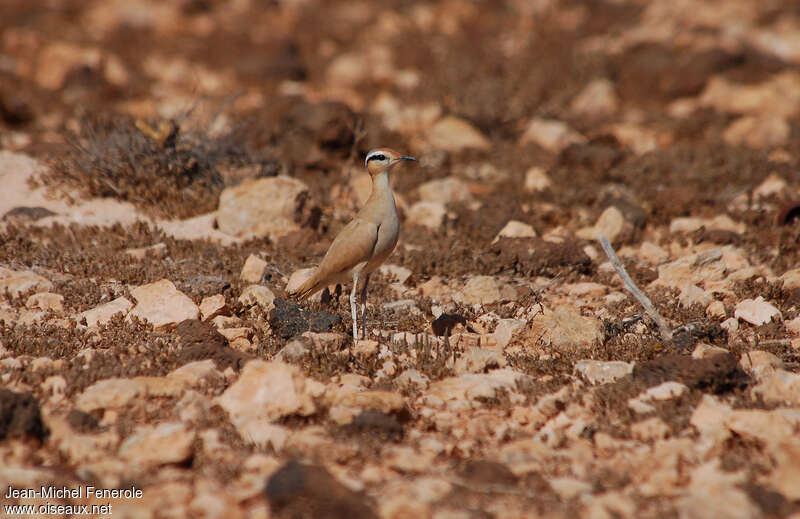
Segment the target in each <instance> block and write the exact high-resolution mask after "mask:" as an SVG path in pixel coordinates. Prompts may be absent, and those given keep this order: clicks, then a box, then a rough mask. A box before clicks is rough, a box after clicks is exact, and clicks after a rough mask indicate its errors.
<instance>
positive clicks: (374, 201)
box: [294, 148, 417, 343]
mask: <svg viewBox="0 0 800 519" xmlns="http://www.w3.org/2000/svg"><path fill="white" fill-rule="evenodd" d="M406 160H417V159H415V158H414V157H409V156H408V155H401V154H399V153H397V152H396V151H394V150H391V149H389V148H377V149H374V150H372V151H370V152H369V153H368V154H367V160H366V162H365V164H366V167H367V172H369V174H370V177H372V193H371V194H370V195H369V199H368V200H367V203H366V204H364V207H362V208H361V210H360V211H359V212H358V214H357V215H356V217H355V218H353V221H352V222H350V223H349V224H347V225H346V226H345V227H344V229H342V231H341V232H340V233H339V235H338V236H337V237H336V239H335V240H333V243H332V244H331V246H330V248H329V249H328V252H327V253H325V257H324V258H322V263H320V264H319V267H317V270H316V271H314V274H313V275H312V276H311V277H310V278H309V279H308V280H307V281H306V282H305V283H303V284H302V285H300V286H299V287H298V288H297V290H295V292H294V293H295V294H297V295H298V296H300V297H301V298H306V297H308V296H310V295H312V294H314V293H316V292H317V291H319V290H322V289H323V288H325V287H327V286H329V285H335V284H337V283H338V284H345V283H347V282H349V281H350V280H351V279H352V280H353V290H352V291H351V292H350V311H351V312H352V314H353V341H354V342H356V343H357V342H358V325H357V323H356V291H357V290H358V283H359V281H361V280H363V288H362V289H361V326H362V330H363V331H362V338H365V337H366V334H367V327H366V323H365V317H366V313H367V286H368V285H369V275H370V274H371V273H372V272H373V271H374V270H375V269H376V268H378V267H379V266H380V265H381V263H383V262H384V261H385V260H386V258H388V257H389V255H390V254H391V253H392V251H393V250H394V247H395V245H397V237H398V236H399V234H400V220H399V219H398V217H397V206H396V205H395V203H394V194H393V193H392V188H391V187H389V172H390V171H391V170H392V168H393V167H394V166H396V165H397V164H399V163H400V162H402V161H406Z"/></svg>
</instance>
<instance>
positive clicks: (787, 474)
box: [765, 438, 800, 517]
mask: <svg viewBox="0 0 800 519" xmlns="http://www.w3.org/2000/svg"><path fill="white" fill-rule="evenodd" d="M769 451H770V457H771V458H772V459H773V460H775V465H776V466H775V469H774V470H773V471H772V473H771V474H769V475H768V476H766V478H765V481H766V482H768V484H769V485H770V486H772V487H773V488H774V489H775V490H777V491H778V492H780V493H781V494H783V496H784V497H785V498H786V499H787V500H789V501H797V500H798V499H800V440H798V439H797V438H792V439H791V440H787V441H785V442H782V443H780V444H778V445H774V446H772V447H771V448H770V449H769ZM796 515H797V514H795V516H796ZM795 516H791V517H795Z"/></svg>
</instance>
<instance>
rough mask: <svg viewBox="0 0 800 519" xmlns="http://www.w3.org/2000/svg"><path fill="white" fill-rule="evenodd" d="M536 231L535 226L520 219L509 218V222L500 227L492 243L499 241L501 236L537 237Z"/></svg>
mask: <svg viewBox="0 0 800 519" xmlns="http://www.w3.org/2000/svg"><path fill="white" fill-rule="evenodd" d="M535 237H536V231H535V230H534V228H533V227H531V226H530V225H529V224H527V223H525V222H520V221H519V220H509V221H508V223H506V224H505V226H503V228H502V229H500V232H499V233H497V236H495V238H494V240H493V241H492V243H495V242H497V241H498V240H499V239H500V238H535Z"/></svg>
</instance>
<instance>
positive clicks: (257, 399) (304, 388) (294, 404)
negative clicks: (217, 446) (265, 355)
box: [214, 360, 316, 429]
mask: <svg viewBox="0 0 800 519" xmlns="http://www.w3.org/2000/svg"><path fill="white" fill-rule="evenodd" d="M310 388H311V385H310V384H309V381H308V379H306V377H304V376H303V374H302V373H301V372H300V370H299V369H298V368H296V367H295V366H293V365H291V364H285V363H283V362H265V361H262V360H251V361H249V362H248V363H247V364H246V365H245V367H244V369H243V370H242V372H241V374H240V375H239V378H238V379H237V380H236V382H234V383H233V384H232V385H231V386H230V387H228V389H226V390H225V392H224V393H223V394H222V395H221V396H219V397H217V398H216V399H215V400H214V401H215V402H216V403H218V404H219V405H220V406H222V408H223V409H225V411H227V413H228V415H229V416H230V417H231V422H232V423H233V424H234V426H236V427H237V429H238V428H239V427H240V426H241V425H242V424H244V423H245V422H249V421H253V420H256V421H264V422H269V421H272V420H276V419H278V418H282V417H284V416H287V415H292V414H297V415H300V416H308V415H311V414H313V413H314V412H315V411H316V406H315V404H314V401H313V397H314V395H313V394H312V392H311V391H310Z"/></svg>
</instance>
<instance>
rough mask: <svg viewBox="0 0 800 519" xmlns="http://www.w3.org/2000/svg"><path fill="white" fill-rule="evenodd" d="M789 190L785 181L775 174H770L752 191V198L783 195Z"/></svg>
mask: <svg viewBox="0 0 800 519" xmlns="http://www.w3.org/2000/svg"><path fill="white" fill-rule="evenodd" d="M788 188H789V185H788V184H787V183H786V181H785V180H784V179H783V178H781V177H780V176H779V175H777V174H776V173H770V174H769V175H768V176H767V178H765V179H764V181H763V182H761V183H760V184H759V185H758V187H756V188H755V189H754V190H753V198H755V199H756V200H758V199H759V198H769V197H771V196H777V195H780V194H781V193H784V192H785V191H787V190H788Z"/></svg>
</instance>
